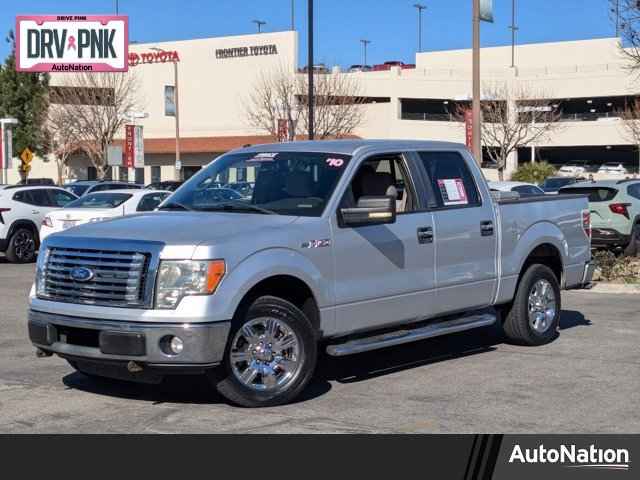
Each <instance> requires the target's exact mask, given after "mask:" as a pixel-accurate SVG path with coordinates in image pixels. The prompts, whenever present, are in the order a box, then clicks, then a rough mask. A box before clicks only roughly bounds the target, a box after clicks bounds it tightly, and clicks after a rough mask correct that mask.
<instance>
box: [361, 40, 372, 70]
mask: <svg viewBox="0 0 640 480" xmlns="http://www.w3.org/2000/svg"><path fill="white" fill-rule="evenodd" d="M360 43H361V44H362V66H363V67H366V66H367V46H368V45H369V44H370V43H371V40H365V39H364V38H363V39H362V40H360Z"/></svg>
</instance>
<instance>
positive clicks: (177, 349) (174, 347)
mask: <svg viewBox="0 0 640 480" xmlns="http://www.w3.org/2000/svg"><path fill="white" fill-rule="evenodd" d="M169 349H170V350H171V353H173V354H174V355H178V354H179V353H181V352H182V350H184V342H183V341H182V340H181V339H180V338H178V337H173V338H172V339H171V342H169Z"/></svg>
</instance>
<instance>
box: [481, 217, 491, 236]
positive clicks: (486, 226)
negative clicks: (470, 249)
mask: <svg viewBox="0 0 640 480" xmlns="http://www.w3.org/2000/svg"><path fill="white" fill-rule="evenodd" d="M480 234H481V235H482V236H483V237H490V236H491V235H493V222H492V221H491V220H484V221H482V222H480Z"/></svg>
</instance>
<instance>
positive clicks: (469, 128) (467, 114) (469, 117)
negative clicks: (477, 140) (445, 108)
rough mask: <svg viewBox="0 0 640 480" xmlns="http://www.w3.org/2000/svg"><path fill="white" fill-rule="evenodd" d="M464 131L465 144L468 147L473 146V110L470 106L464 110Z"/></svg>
mask: <svg viewBox="0 0 640 480" xmlns="http://www.w3.org/2000/svg"><path fill="white" fill-rule="evenodd" d="M464 133H465V144H466V145H467V148H468V149H472V148H473V110H471V109H470V108H468V109H466V110H465V111H464Z"/></svg>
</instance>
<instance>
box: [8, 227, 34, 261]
mask: <svg viewBox="0 0 640 480" xmlns="http://www.w3.org/2000/svg"><path fill="white" fill-rule="evenodd" d="M13 246H14V249H15V253H16V257H17V258H18V259H19V260H26V259H28V258H31V257H33V255H34V253H35V251H36V241H35V240H34V239H33V235H30V234H29V233H28V232H26V231H20V232H18V233H16V237H15V238H14V240H13Z"/></svg>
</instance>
